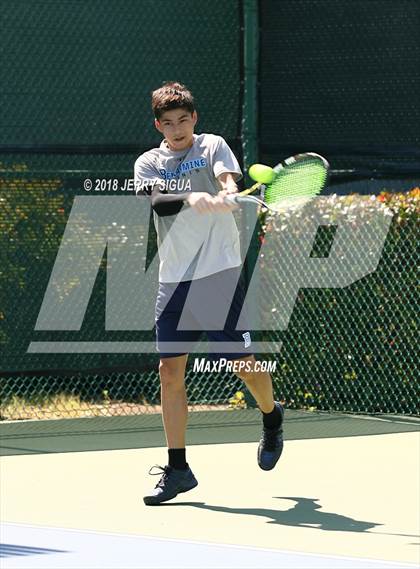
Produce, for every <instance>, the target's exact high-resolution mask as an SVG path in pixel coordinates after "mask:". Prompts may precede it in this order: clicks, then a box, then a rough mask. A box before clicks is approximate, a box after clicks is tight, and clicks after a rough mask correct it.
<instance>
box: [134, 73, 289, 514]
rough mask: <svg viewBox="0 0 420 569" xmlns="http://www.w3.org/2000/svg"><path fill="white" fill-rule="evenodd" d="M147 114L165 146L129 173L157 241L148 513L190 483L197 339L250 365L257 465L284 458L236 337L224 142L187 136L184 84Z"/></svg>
mask: <svg viewBox="0 0 420 569" xmlns="http://www.w3.org/2000/svg"><path fill="white" fill-rule="evenodd" d="M152 109H153V113H154V116H155V127H156V128H157V130H158V131H159V132H160V133H161V134H162V136H163V141H162V143H161V144H160V146H159V147H158V148H154V149H153V150H150V151H148V152H145V153H144V154H142V155H141V156H140V157H139V158H138V159H137V160H136V163H135V168H134V175H135V184H136V188H138V189H139V192H140V193H143V194H144V193H146V194H148V195H150V196H151V205H152V209H153V215H154V223H155V226H156V231H157V236H158V248H159V258H160V265H159V289H158V295H157V301H156V336H157V349H158V351H159V356H160V364H159V374H160V383H161V403H162V415H163V424H164V428H165V434H166V440H167V445H168V454H169V458H168V465H167V466H165V467H163V468H162V467H158V468H159V469H160V470H158V472H157V473H156V474H158V475H161V478H160V480H159V482H158V484H157V485H156V487H155V488H154V489H153V490H152V491H151V492H150V493H149V494H148V495H147V496H144V503H145V504H147V505H156V504H160V503H162V502H166V501H168V500H171V499H172V498H174V497H175V496H176V495H177V494H179V493H181V492H187V491H188V490H191V489H192V488H194V487H195V486H197V484H198V482H197V480H196V478H195V476H194V474H193V472H192V470H191V469H190V467H189V465H188V463H187V458H186V449H185V435H186V427H187V415H188V407H187V395H186V389H185V368H186V364H187V358H188V353H189V352H191V351H193V346H194V343H195V342H196V341H197V340H198V339H199V337H200V336H201V334H202V333H203V332H204V333H206V335H207V338H208V340H209V341H210V343H211V346H212V349H211V354H210V355H209V357H210V358H211V359H218V358H221V357H224V358H226V359H227V360H235V361H236V360H244V359H245V360H247V361H248V362H249V364H248V365H249V369H246V370H242V371H240V372H238V373H237V375H238V377H240V378H241V379H242V380H243V381H244V382H245V384H246V386H247V387H248V389H249V391H250V392H251V393H252V395H253V396H254V398H255V400H256V401H257V403H258V406H259V408H260V410H261V411H262V421H263V429H262V436H261V440H260V443H259V446H258V453H257V459H258V464H259V466H260V468H262V469H263V470H271V469H272V468H274V466H275V465H276V463H277V461H278V459H279V458H280V455H281V453H282V450H283V430H282V423H283V415H284V411H283V408H282V406H281V405H280V403H278V402H275V401H274V399H273V388H272V381H271V377H270V374H268V373H267V372H262V371H256V370H255V369H254V367H255V366H254V364H255V358H254V355H253V353H252V342H251V334H250V331H249V330H236V325H237V321H238V318H239V315H240V312H241V308H242V304H243V302H244V289H243V286H242V283H241V282H240V281H239V282H240V284H239V285H238V286H237V287H236V284H237V282H238V278H239V275H240V270H241V265H242V260H241V255H240V246H239V234H238V229H237V226H236V223H235V219H234V216H233V213H232V211H233V209H235V208H236V207H237V206H235V205H230V204H229V205H228V204H226V203H225V201H224V197H225V196H226V195H227V194H230V193H233V192H237V191H238V188H237V185H236V182H237V181H238V179H240V178H241V176H242V173H241V170H240V167H239V164H238V162H237V160H236V158H235V156H234V154H233V153H232V151H231V149H230V148H229V146H228V145H227V143H226V142H225V140H224V139H223V138H222V137H220V136H217V135H214V134H199V135H197V134H194V127H195V125H196V123H197V112H196V110H195V107H194V99H193V96H192V94H191V93H190V91H189V90H188V89H187V88H186V87H185V86H184V85H181V84H180V83H165V84H164V85H163V86H162V87H161V88H159V89H157V90H155V91H153V93H152ZM187 297H188V298H187ZM191 298H192V300H191ZM194 299H195V300H194ZM191 306H192V308H191ZM220 307H221V310H220ZM184 309H185V310H184ZM223 309H226V311H225V312H224V319H223V320H222V321H221V314H222V313H223ZM181 314H182V320H183V325H182V326H179V328H182V329H178V324H179V323H180V321H182V320H181ZM226 314H227V318H226ZM185 322H187V324H185ZM188 323H191V324H192V325H191V327H189V325H188ZM174 342H175V343H177V344H176V345H177V346H178V345H179V344H181V349H180V350H179V352H178V351H176V352H175V351H174V350H173V349H171V350H168V348H167V346H168V345H173V343H174ZM232 342H235V344H234V346H236V345H237V346H238V350H236V348H235V353H224V352H223V346H224V345H226V344H228V343H230V344H231V343H232ZM218 345H220V350H219V349H218V348H217V346H218ZM215 346H216V348H215ZM165 348H166V349H167V350H168V351H167V352H165ZM150 473H152V472H150Z"/></svg>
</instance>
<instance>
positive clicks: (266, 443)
mask: <svg viewBox="0 0 420 569" xmlns="http://www.w3.org/2000/svg"><path fill="white" fill-rule="evenodd" d="M278 433H279V429H263V435H262V443H263V447H264V450H268V451H274V450H276V448H277V446H278V441H277V435H278Z"/></svg>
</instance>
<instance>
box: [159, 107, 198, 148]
mask: <svg viewBox="0 0 420 569" xmlns="http://www.w3.org/2000/svg"><path fill="white" fill-rule="evenodd" d="M196 123H197V113H196V112H195V111H194V112H193V113H192V114H191V113H190V112H188V111H187V110H185V109H173V110H172V111H166V112H164V113H163V114H162V116H161V117H160V119H159V120H157V119H155V127H156V128H157V129H158V131H159V132H160V133H162V134H163V136H164V137H165V138H166V141H167V143H168V146H169V148H170V149H171V150H186V149H187V148H189V147H190V146H192V144H193V142H194V138H193V134H194V127H195V125H196Z"/></svg>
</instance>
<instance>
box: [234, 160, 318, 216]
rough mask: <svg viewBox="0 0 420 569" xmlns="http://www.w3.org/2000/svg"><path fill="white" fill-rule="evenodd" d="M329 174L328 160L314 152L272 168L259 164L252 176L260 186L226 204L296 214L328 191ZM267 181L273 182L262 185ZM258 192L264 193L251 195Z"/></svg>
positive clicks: (252, 170) (252, 167) (254, 186)
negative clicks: (252, 205)
mask: <svg viewBox="0 0 420 569" xmlns="http://www.w3.org/2000/svg"><path fill="white" fill-rule="evenodd" d="M270 170H272V171H270ZM328 171H329V164H328V162H327V160H326V159H325V158H323V157H322V156H320V155H319V154H315V153H314V152H307V153H305V154H297V155H296V156H291V157H290V158H287V159H286V160H284V161H283V162H281V163H280V164H278V165H277V166H275V167H274V168H272V169H270V168H269V166H263V165H261V164H256V165H254V166H251V168H250V175H251V176H252V177H253V178H254V179H256V181H257V183H256V184H254V185H253V186H252V187H251V188H248V189H247V190H244V191H243V192H240V193H238V194H231V195H228V196H226V198H225V201H226V202H228V203H236V204H243V203H255V204H257V205H260V206H262V207H264V208H266V209H269V210H271V211H275V212H283V211H291V210H292V211H293V210H296V209H299V208H301V207H302V206H304V205H305V204H306V203H308V202H309V201H310V200H311V199H313V198H314V197H315V196H317V195H318V194H319V193H320V192H321V191H322V190H323V188H325V186H326V184H327V181H328ZM253 172H254V174H253ZM258 178H260V179H258ZM267 178H270V181H269V182H268V183H262V179H263V180H264V181H265V180H267ZM257 190H259V191H260V195H259V196H258V197H257V196H251V195H249V194H251V193H253V192H256V191H257Z"/></svg>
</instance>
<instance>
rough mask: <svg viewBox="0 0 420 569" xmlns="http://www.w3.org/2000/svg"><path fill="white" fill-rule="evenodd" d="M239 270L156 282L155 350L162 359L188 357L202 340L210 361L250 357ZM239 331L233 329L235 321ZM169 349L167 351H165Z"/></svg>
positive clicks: (248, 335)
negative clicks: (205, 338)
mask: <svg viewBox="0 0 420 569" xmlns="http://www.w3.org/2000/svg"><path fill="white" fill-rule="evenodd" d="M239 275H240V268H234V269H228V270H226V271H221V272H219V273H215V274H213V275H210V276H208V277H204V278H202V279H196V280H194V281H183V282H180V283H159V292H158V296H157V300H156V317H155V320H156V339H157V345H156V348H157V350H158V352H159V354H160V357H161V358H170V357H175V356H180V355H183V354H188V353H190V352H192V351H193V350H194V345H195V344H196V343H197V341H198V340H200V339H201V338H202V335H203V333H204V334H205V336H207V340H208V341H209V358H210V359H219V358H226V359H227V360H235V359H239V358H243V357H246V356H249V355H252V349H251V332H250V330H249V328H248V319H247V317H246V314H241V311H242V306H243V303H244V300H245V288H244V283H243V281H242V280H241V279H239V282H238V278H239ZM240 316H241V320H240V327H241V329H240V330H236V326H237V323H238V319H239V317H240ZM168 346H169V350H168Z"/></svg>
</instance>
